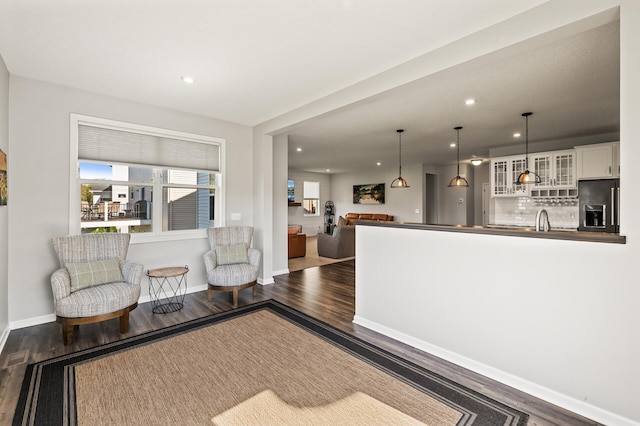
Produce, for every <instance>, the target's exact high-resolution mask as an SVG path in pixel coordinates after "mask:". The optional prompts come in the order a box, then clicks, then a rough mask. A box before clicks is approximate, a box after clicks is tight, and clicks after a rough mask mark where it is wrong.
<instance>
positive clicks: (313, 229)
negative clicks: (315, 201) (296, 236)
mask: <svg viewBox="0 0 640 426" xmlns="http://www.w3.org/2000/svg"><path fill="white" fill-rule="evenodd" d="M289 179H293V180H294V186H295V190H294V197H295V201H296V202H298V203H302V198H303V196H304V194H303V192H304V191H303V186H304V181H307V182H318V183H319V184H320V205H319V206H318V209H319V212H318V216H305V210H304V208H302V207H293V206H292V207H287V209H288V220H289V222H288V224H289V225H302V232H303V233H304V234H307V235H316V234H317V233H318V230H319V231H320V233H322V232H324V203H326V202H327V201H329V200H332V199H331V197H332V192H331V175H330V174H328V173H311V172H302V171H299V170H291V169H290V170H289ZM283 188H285V190H286V183H285V186H283ZM332 201H333V200H332ZM336 220H337V216H336Z"/></svg>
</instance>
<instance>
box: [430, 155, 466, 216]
mask: <svg viewBox="0 0 640 426" xmlns="http://www.w3.org/2000/svg"><path fill="white" fill-rule="evenodd" d="M437 170H438V223H439V224H445V225H472V224H473V206H474V199H473V188H474V184H475V179H474V176H473V170H472V169H471V168H470V167H468V166H467V165H466V164H461V165H460V176H462V177H464V178H466V179H467V180H468V182H469V187H468V188H449V182H450V181H451V178H453V177H455V176H456V173H457V165H455V164H454V165H449V166H441V167H438V168H437Z"/></svg>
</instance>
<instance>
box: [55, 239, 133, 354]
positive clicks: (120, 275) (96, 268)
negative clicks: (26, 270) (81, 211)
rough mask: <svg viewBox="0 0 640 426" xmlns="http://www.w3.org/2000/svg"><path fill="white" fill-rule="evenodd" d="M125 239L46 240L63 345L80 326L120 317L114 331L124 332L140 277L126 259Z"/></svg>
mask: <svg viewBox="0 0 640 426" xmlns="http://www.w3.org/2000/svg"><path fill="white" fill-rule="evenodd" d="M130 237H131V236H130V235H129V234H116V233H108V234H83V235H71V236H65V237H55V238H53V239H52V242H53V248H54V250H55V252H56V254H57V255H58V260H59V263H60V268H59V269H57V270H56V271H55V272H54V273H53V274H52V275H51V288H52V290H53V303H54V308H55V313H56V320H57V321H58V322H59V323H60V324H61V325H62V340H63V342H64V344H65V345H70V344H71V343H72V342H73V332H74V330H75V329H77V328H78V326H79V325H82V324H90V323H94V322H100V321H105V320H109V319H112V318H120V333H126V332H127V331H128V330H129V312H131V311H132V310H134V309H135V308H136V307H137V306H138V299H139V298H140V290H141V287H140V282H141V280H142V273H143V267H142V265H140V264H138V263H134V262H129V261H127V260H126V257H127V250H128V248H129V239H130Z"/></svg>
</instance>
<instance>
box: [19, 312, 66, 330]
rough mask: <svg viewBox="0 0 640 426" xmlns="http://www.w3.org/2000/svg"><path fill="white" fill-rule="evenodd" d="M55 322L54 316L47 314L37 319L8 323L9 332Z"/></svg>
mask: <svg viewBox="0 0 640 426" xmlns="http://www.w3.org/2000/svg"><path fill="white" fill-rule="evenodd" d="M55 320H56V314H47V315H42V316H39V317H33V318H26V319H23V320H18V321H10V322H9V328H10V329H11V330H17V329H19V328H25V327H31V326H33V325H40V324H46V323H48V322H54V321H55Z"/></svg>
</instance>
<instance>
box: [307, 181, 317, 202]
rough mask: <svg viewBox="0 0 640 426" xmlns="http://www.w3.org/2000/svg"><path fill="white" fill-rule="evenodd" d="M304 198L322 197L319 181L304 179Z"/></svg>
mask: <svg viewBox="0 0 640 426" xmlns="http://www.w3.org/2000/svg"><path fill="white" fill-rule="evenodd" d="M303 198H313V199H319V198H320V183H319V182H307V181H304V185H303Z"/></svg>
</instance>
